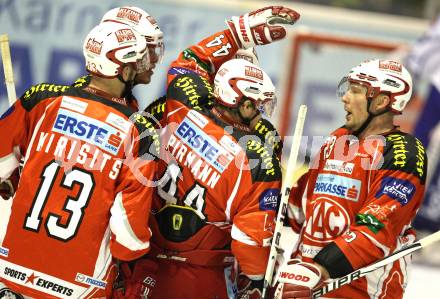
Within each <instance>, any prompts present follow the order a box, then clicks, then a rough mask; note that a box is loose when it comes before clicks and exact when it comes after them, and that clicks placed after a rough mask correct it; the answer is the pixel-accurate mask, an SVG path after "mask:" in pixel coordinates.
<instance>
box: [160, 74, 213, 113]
mask: <svg viewBox="0 0 440 299" xmlns="http://www.w3.org/2000/svg"><path fill="white" fill-rule="evenodd" d="M213 92H214V89H213V86H212V85H211V84H210V83H209V81H208V80H207V79H205V78H203V77H200V76H198V75H195V74H184V75H179V76H177V77H175V78H174V79H173V80H172V81H171V82H170V84H169V85H168V90H167V98H168V99H173V100H177V101H180V102H182V103H183V104H185V105H186V106H189V107H190V108H192V109H195V110H199V111H200V110H203V108H204V107H207V106H209V105H211V104H212V101H213V100H214V93H213Z"/></svg>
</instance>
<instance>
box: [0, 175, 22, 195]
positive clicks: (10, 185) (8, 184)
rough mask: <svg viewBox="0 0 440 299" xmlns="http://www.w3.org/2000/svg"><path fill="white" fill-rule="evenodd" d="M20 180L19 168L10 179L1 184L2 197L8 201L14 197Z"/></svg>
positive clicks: (0, 193)
mask: <svg viewBox="0 0 440 299" xmlns="http://www.w3.org/2000/svg"><path fill="white" fill-rule="evenodd" d="M19 180H20V173H19V171H18V168H17V169H16V170H15V171H14V172H13V173H12V174H11V176H10V177H9V178H8V179H6V180H4V181H3V182H1V183H0V196H1V197H2V198H3V199H6V200H7V199H9V198H11V197H12V196H14V193H15V191H16V190H17V187H18V181H19Z"/></svg>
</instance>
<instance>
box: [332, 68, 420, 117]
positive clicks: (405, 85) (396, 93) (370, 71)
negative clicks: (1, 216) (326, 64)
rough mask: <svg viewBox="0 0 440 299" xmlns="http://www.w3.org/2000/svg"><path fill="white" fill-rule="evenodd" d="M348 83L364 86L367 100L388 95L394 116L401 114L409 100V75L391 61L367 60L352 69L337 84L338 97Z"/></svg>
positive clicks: (410, 87) (405, 70) (410, 83)
mask: <svg viewBox="0 0 440 299" xmlns="http://www.w3.org/2000/svg"><path fill="white" fill-rule="evenodd" d="M350 82H353V83H358V84H361V85H363V86H365V87H366V88H367V94H366V95H367V98H369V99H373V98H374V97H376V96H377V95H379V94H386V95H388V96H389V97H390V100H391V102H390V106H389V107H390V109H391V111H392V112H393V113H395V114H401V113H402V111H403V109H404V108H405V106H406V104H407V103H408V102H409V100H410V99H411V94H412V79H411V75H410V73H409V72H408V70H407V69H406V68H405V67H404V66H403V65H402V64H401V63H399V62H395V61H392V60H381V59H374V60H368V61H365V62H363V63H361V64H360V65H358V66H356V67H354V68H352V69H351V70H350V72H349V74H348V76H347V77H344V78H343V79H342V80H341V82H340V83H339V86H338V96H342V95H343V94H344V93H345V91H346V90H347V88H348V84H347V83H350Z"/></svg>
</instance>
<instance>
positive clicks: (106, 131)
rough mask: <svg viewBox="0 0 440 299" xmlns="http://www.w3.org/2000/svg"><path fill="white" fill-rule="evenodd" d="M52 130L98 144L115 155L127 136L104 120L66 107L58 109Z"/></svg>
mask: <svg viewBox="0 0 440 299" xmlns="http://www.w3.org/2000/svg"><path fill="white" fill-rule="evenodd" d="M52 131H54V132H58V133H60V134H63V135H66V136H71V137H73V138H77V139H80V140H83V141H85V142H87V143H89V144H93V145H96V146H97V147H99V148H101V149H103V150H104V151H106V152H109V153H111V154H113V155H116V154H117V153H118V151H119V148H120V146H121V144H122V140H123V139H124V138H125V136H126V135H125V134H124V133H122V132H121V131H119V130H117V129H115V128H114V127H112V126H110V125H108V124H106V123H104V122H101V121H99V120H96V119H94V118H91V117H87V116H85V115H82V114H79V113H75V112H72V111H69V110H65V109H59V110H58V115H57V117H56V120H55V123H54V125H53V128H52Z"/></svg>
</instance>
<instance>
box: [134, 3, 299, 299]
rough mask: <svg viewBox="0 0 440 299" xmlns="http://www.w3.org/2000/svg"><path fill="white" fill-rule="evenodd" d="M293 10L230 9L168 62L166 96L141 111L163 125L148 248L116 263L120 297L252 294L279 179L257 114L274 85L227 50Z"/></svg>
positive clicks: (251, 42) (256, 39) (285, 19)
mask: <svg viewBox="0 0 440 299" xmlns="http://www.w3.org/2000/svg"><path fill="white" fill-rule="evenodd" d="M298 18H299V15H298V14H297V13H296V12H295V11H293V10H291V9H288V8H285V7H266V8H263V9H260V10H258V11H255V12H252V13H250V14H246V15H244V16H241V17H233V18H232V21H230V22H228V24H229V29H227V30H224V31H221V32H218V33H216V34H214V35H212V36H210V37H208V38H206V39H204V40H202V41H201V42H199V43H198V44H196V45H194V46H191V47H189V48H188V49H186V50H185V51H183V52H182V53H181V54H180V55H179V57H178V59H177V60H176V61H174V62H173V63H172V64H171V67H170V69H169V71H168V83H169V85H168V91H167V98H166V101H164V102H163V104H162V105H156V106H154V105H151V106H150V107H149V108H148V109H147V110H146V111H147V112H149V113H150V114H152V115H155V116H157V118H159V119H163V120H164V121H163V125H165V126H166V127H167V129H166V132H165V133H164V134H163V135H162V136H163V142H164V143H163V147H162V149H163V152H162V158H163V159H164V163H160V167H159V168H160V170H159V172H160V173H161V174H162V177H161V179H160V180H159V181H160V184H159V186H158V191H157V195H158V196H157V198H156V200H155V201H154V203H153V216H151V217H150V220H151V221H150V223H151V228H152V231H153V239H152V251H151V253H150V254H149V255H148V257H146V258H143V259H142V260H140V261H138V262H137V264H136V265H135V266H134V268H133V269H127V268H126V269H125V272H128V276H129V278H128V279H127V280H128V281H129V282H128V284H126V293H125V296H129V297H130V298H139V297H140V296H141V295H143V296H147V297H148V298H237V297H243V298H248V297H246V296H249V298H259V297H260V287H261V286H262V278H263V276H264V272H265V269H266V264H267V259H268V253H269V246H270V240H271V238H272V234H273V224H274V223H273V222H274V215H275V211H276V208H277V199H278V195H279V189H280V180H281V170H280V165H279V160H278V158H277V156H276V155H275V154H274V151H273V150H272V148H270V146H268V144H269V143H267V144H266V145H265V144H264V142H265V141H266V139H270V138H269V137H271V136H267V135H266V134H267V133H268V132H269V130H268V129H267V127H265V126H262V124H264V121H261V122H260V120H261V119H260V117H261V114H262V113H263V114H266V116H267V114H270V113H271V111H272V110H273V105H274V103H275V89H274V86H273V84H272V82H271V80H270V79H269V77H268V76H267V74H266V73H265V72H264V71H263V70H262V69H261V68H260V67H258V66H257V65H254V64H252V63H250V62H248V61H246V60H243V59H233V58H234V57H235V55H236V52H237V50H238V49H240V48H247V49H248V48H250V47H253V46H256V45H263V44H267V43H270V42H272V41H275V40H278V39H281V38H283V37H284V36H285V35H286V31H285V28H284V27H282V26H281V25H279V24H284V25H288V24H294V23H295V22H296V20H297V19H298ZM240 24H241V25H240ZM240 26H241V27H240ZM240 28H241V29H240ZM214 79H215V80H214ZM212 83H213V85H212ZM258 124H260V126H258ZM257 128H258V129H257ZM256 130H260V131H261V135H259V136H260V137H263V138H259V136H258V134H256ZM272 144H274V143H272ZM237 282H238V284H239V285H238V286H237Z"/></svg>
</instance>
